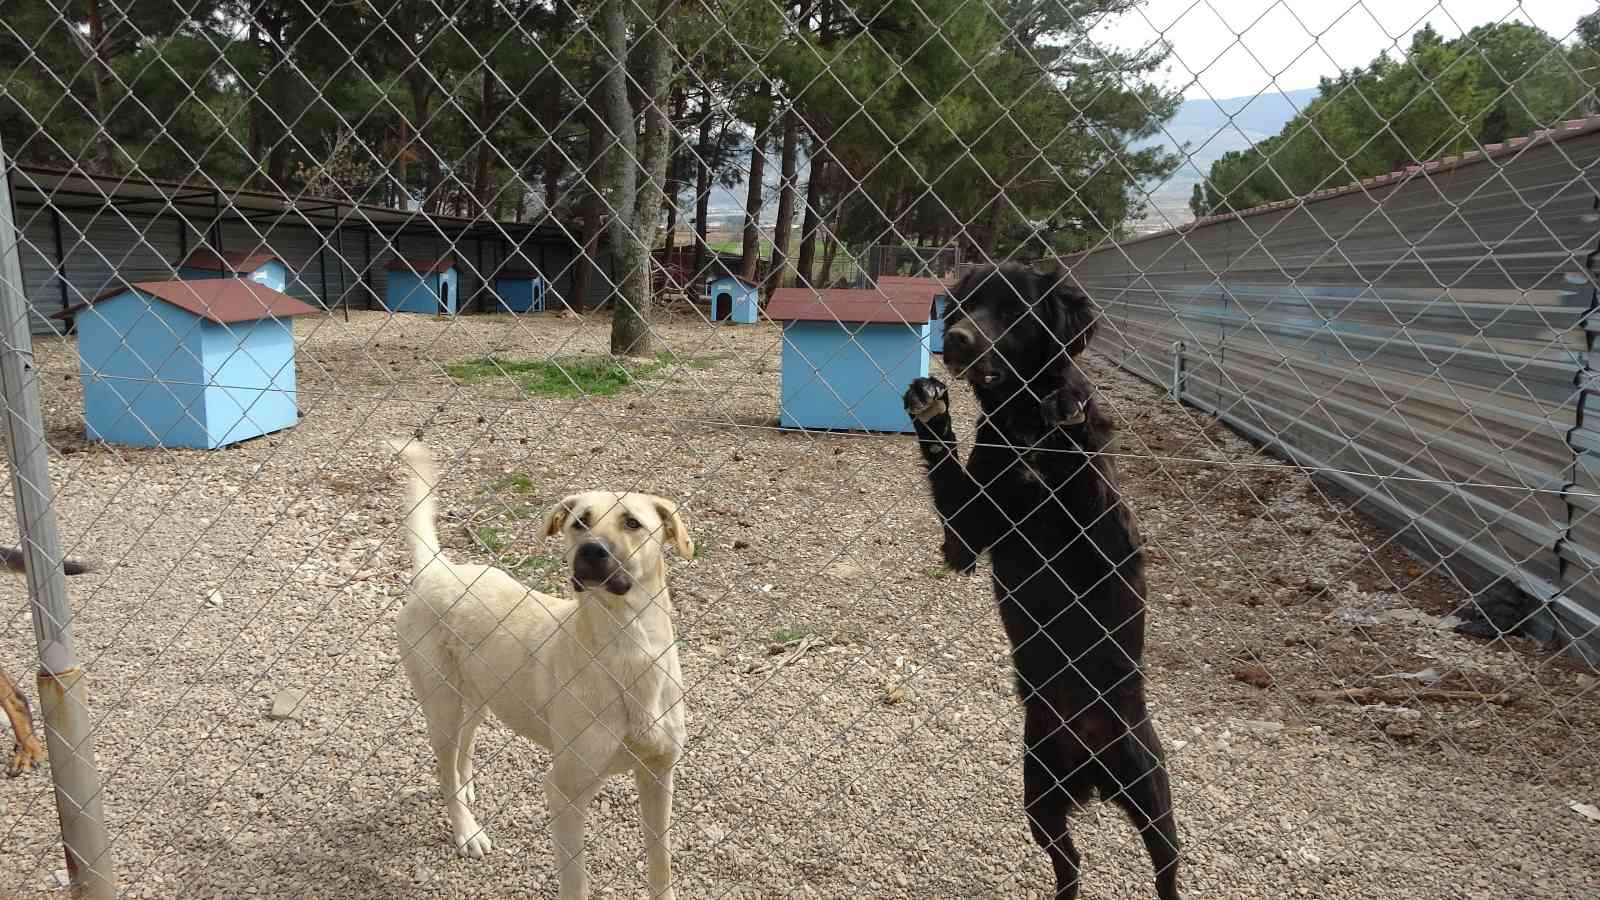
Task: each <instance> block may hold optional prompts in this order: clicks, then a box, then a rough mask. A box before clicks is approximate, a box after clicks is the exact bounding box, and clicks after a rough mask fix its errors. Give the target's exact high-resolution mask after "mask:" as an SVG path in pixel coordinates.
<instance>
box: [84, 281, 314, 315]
mask: <svg viewBox="0 0 1600 900" xmlns="http://www.w3.org/2000/svg"><path fill="white" fill-rule="evenodd" d="M130 290H131V291H136V292H138V293H140V294H144V295H146V296H150V297H154V298H156V299H158V300H162V301H165V302H166V303H170V304H171V305H173V306H176V307H177V308H179V309H181V310H183V311H184V312H187V313H189V314H191V315H194V316H198V317H200V318H202V319H205V320H207V321H210V322H216V323H217V324H219V325H231V324H233V323H235V322H251V321H254V320H256V319H267V318H275V319H283V318H288V317H290V316H304V315H309V314H311V313H315V312H317V309H316V307H314V306H311V305H310V304H307V303H302V302H300V301H299V300H296V299H295V298H293V297H291V296H289V295H288V294H285V293H283V292H281V291H275V290H273V289H272V288H269V287H265V286H263V285H259V284H256V283H255V282H253V281H245V280H243V279H238V278H211V279H206V280H203V281H181V280H180V281H136V282H134V283H132V284H125V285H120V286H118V287H114V288H110V289H108V290H106V291H105V292H103V293H101V294H100V295H99V296H97V297H95V298H94V299H93V300H90V301H88V302H87V303H80V304H78V305H76V306H73V307H69V308H68V309H65V310H62V311H61V312H59V313H56V317H57V318H66V317H67V316H75V315H77V314H79V313H81V312H83V311H84V310H85V309H87V308H88V307H89V306H91V305H93V304H95V303H99V302H100V301H102V300H108V299H110V298H112V297H118V296H121V295H122V294H125V293H127V292H128V291H130Z"/></svg>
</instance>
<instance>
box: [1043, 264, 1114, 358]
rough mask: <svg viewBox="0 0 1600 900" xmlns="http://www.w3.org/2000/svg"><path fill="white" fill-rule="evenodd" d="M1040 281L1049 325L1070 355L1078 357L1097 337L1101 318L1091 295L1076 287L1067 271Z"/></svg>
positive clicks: (1045, 276) (1046, 276) (1046, 319)
mask: <svg viewBox="0 0 1600 900" xmlns="http://www.w3.org/2000/svg"><path fill="white" fill-rule="evenodd" d="M1035 277H1037V278H1038V282H1037V284H1038V288H1039V293H1038V297H1039V299H1040V303H1039V305H1040V306H1041V307H1042V311H1043V312H1044V313H1045V322H1046V324H1048V325H1049V326H1050V330H1051V331H1052V332H1054V333H1055V336H1056V339H1057V340H1059V341H1061V346H1062V347H1063V348H1065V349H1066V351H1067V354H1068V355H1069V356H1077V355H1078V354H1080V353H1082V352H1083V351H1084V350H1086V349H1088V347H1089V341H1090V340H1091V339H1093V338H1094V332H1095V328H1096V327H1097V326H1098V325H1099V323H1100V315H1099V313H1097V312H1096V311H1095V308H1094V304H1093V303H1092V302H1090V300H1089V295H1088V294H1085V293H1084V292H1083V291H1081V290H1079V289H1078V288H1077V287H1076V286H1074V285H1073V284H1072V282H1071V281H1070V279H1069V277H1068V275H1067V273H1066V272H1061V273H1054V274H1046V273H1040V274H1039V275H1037V276H1035Z"/></svg>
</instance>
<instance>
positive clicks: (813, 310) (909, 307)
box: [767, 285, 937, 325]
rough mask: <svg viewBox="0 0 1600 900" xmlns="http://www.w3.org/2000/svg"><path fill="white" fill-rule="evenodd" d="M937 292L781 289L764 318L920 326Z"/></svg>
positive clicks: (930, 312) (910, 288)
mask: <svg viewBox="0 0 1600 900" xmlns="http://www.w3.org/2000/svg"><path fill="white" fill-rule="evenodd" d="M936 293H937V292H936V291H934V290H931V289H927V288H922V287H918V286H910V285H906V286H900V287H897V288H895V289H893V290H885V291H880V290H871V289H868V290H814V289H812V288H781V289H779V290H777V291H774V292H773V294H772V301H771V302H770V303H768V304H767V318H769V319H772V320H773V321H777V322H852V323H862V324H871V325H879V324H894V325H923V324H926V323H927V322H928V321H929V320H930V319H931V318H932V317H933V298H934V295H935V294H936Z"/></svg>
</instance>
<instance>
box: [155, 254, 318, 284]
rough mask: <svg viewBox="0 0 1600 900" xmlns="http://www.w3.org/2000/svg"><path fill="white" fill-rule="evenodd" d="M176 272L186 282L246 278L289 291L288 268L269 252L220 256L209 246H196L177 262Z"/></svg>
mask: <svg viewBox="0 0 1600 900" xmlns="http://www.w3.org/2000/svg"><path fill="white" fill-rule="evenodd" d="M173 268H174V269H177V270H178V277H179V278H181V279H183V280H185V281H189V280H194V279H201V278H247V279H249V280H251V281H254V282H255V283H256V284H264V285H266V286H267V287H269V288H272V289H273V290H275V291H283V290H288V285H289V267H288V266H286V265H284V264H283V260H281V259H279V258H278V257H277V255H276V254H274V253H272V252H271V251H268V250H227V251H224V252H222V253H218V252H217V251H215V250H212V249H211V248H210V247H196V248H195V250H194V252H193V253H190V254H189V255H188V256H185V257H184V258H183V259H181V260H179V261H178V264H177V265H176V266H173Z"/></svg>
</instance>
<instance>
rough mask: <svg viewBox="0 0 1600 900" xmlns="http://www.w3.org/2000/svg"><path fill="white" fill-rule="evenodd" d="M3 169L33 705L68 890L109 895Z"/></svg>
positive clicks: (4, 166) (7, 346) (3, 257)
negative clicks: (34, 650)
mask: <svg viewBox="0 0 1600 900" xmlns="http://www.w3.org/2000/svg"><path fill="white" fill-rule="evenodd" d="M10 172H11V168H10V165H9V163H8V162H7V161H6V155H5V147H4V146H0V179H3V180H0V184H3V189H0V341H3V344H0V389H3V391H4V402H5V406H4V409H3V410H0V414H3V416H4V418H5V439H6V452H7V455H8V456H9V458H10V462H11V488H12V493H13V495H14V496H15V497H16V503H17V528H18V530H19V532H20V534H19V538H20V540H19V543H20V544H21V547H22V556H23V561H24V566H25V571H26V575H27V581H28V599H29V605H30V608H31V609H32V611H33V633H34V637H35V638H36V639H37V641H38V645H39V708H40V712H41V713H42V714H43V715H44V725H45V745H46V747H47V748H48V749H49V752H50V777H51V779H52V780H53V781H54V782H55V789H56V812H57V815H58V816H59V817H60V820H61V837H62V841H63V843H64V844H65V845H66V851H67V852H66V856H67V875H68V878H69V879H70V882H71V885H72V889H73V895H74V896H76V897H81V898H86V900H114V898H115V897H116V893H117V889H116V882H115V875H114V874H113V870H112V860H111V853H110V841H109V840H108V839H107V836H106V826H105V814H104V810H103V802H102V800H103V795H102V793H101V790H100V770H99V768H98V767H96V765H95V755H94V731H93V728H92V727H91V723H90V719H89V708H88V683H87V681H86V680H85V677H84V674H83V672H82V670H80V669H79V668H78V657H77V654H76V653H74V652H73V649H72V605H71V603H69V602H68V599H67V578H66V574H65V573H64V572H63V571H62V568H61V547H60V544H59V541H58V539H57V537H56V511H55V506H54V489H53V488H52V487H51V485H50V448H49V446H48V445H47V444H46V443H45V440H44V424H43V416H42V415H41V413H40V407H39V373H38V370H37V369H35V368H34V363H33V337H32V334H31V332H30V329H29V322H28V317H29V312H28V302H27V300H26V298H24V297H23V296H22V264H21V260H20V258H19V256H18V252H17V242H18V237H17V227H16V220H15V218H14V217H13V214H12V209H11V182H10V177H9V175H10Z"/></svg>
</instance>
